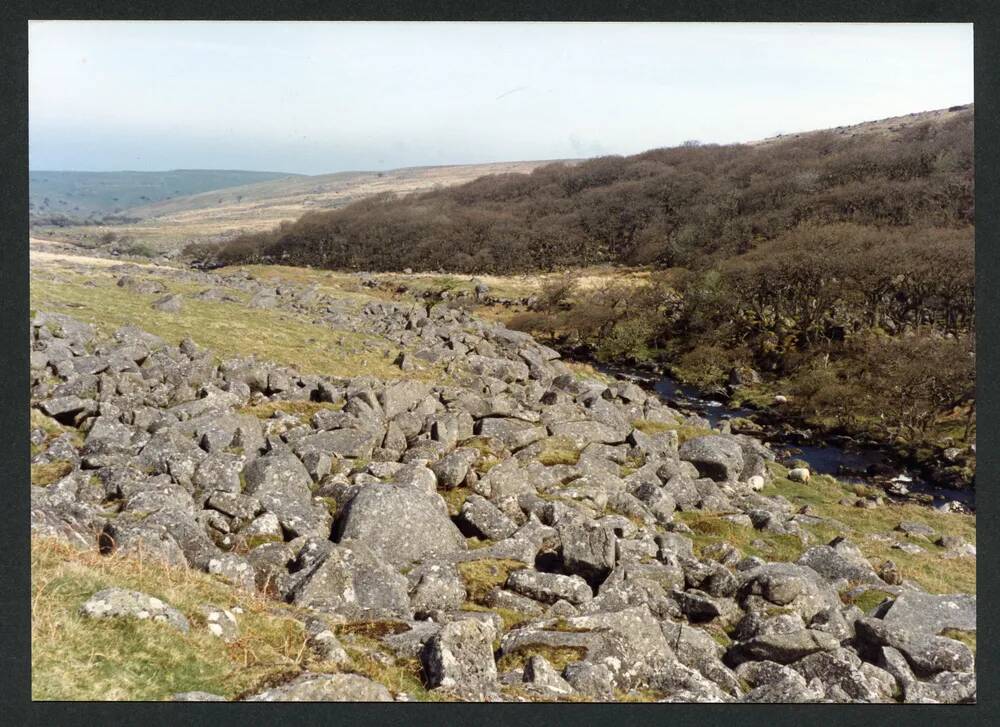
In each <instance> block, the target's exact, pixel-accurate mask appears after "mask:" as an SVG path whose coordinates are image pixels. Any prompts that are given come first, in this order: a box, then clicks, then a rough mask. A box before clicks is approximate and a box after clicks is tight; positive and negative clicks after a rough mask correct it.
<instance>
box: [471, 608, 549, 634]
mask: <svg viewBox="0 0 1000 727" xmlns="http://www.w3.org/2000/svg"><path fill="white" fill-rule="evenodd" d="M461 610H462V611H473V612H476V613H495V614H496V615H497V616H499V617H500V620H501V621H502V622H503V630H504V631H510V630H511V629H516V628H517V627H518V626H521V625H522V624H525V623H527V622H528V621H530V620H531V619H532V616H529V615H528V614H525V613H521V612H520V611H513V610H511V609H509V608H495V607H493V606H483V605H482V604H479V603H470V602H468V601H466V602H465V603H463V604H462V607H461Z"/></svg>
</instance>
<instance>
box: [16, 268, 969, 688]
mask: <svg viewBox="0 0 1000 727" xmlns="http://www.w3.org/2000/svg"><path fill="white" fill-rule="evenodd" d="M31 264H32V290H31V307H32V311H33V312H32V318H31V328H30V330H31V383H32V386H31V419H30V420H31V454H32V459H31V530H32V549H31V557H32V562H31V576H32V595H31V635H32V650H31V658H32V696H33V698H35V699H37V700H108V699H115V700H144V701H152V700H163V699H175V700H196V701H204V700H233V701H242V700H254V701H256V700H265V701H284V700H292V701H309V700H321V701H326V700H329V701H374V700H378V701H389V700H395V701H413V700H421V701H424V700H426V701H437V700H474V701H482V700H484V699H489V700H490V701H492V702H497V701H506V702H524V701H572V702H579V701H587V702H594V701H609V702H610V701H629V702H635V701H645V702H651V701H674V702H683V701H715V702H743V703H759V702H770V703H773V702H779V701H800V702H803V701H826V702H840V703H846V702H871V703H886V704H888V703H894V702H906V703H917V702H919V703H927V702H937V703H968V702H974V701H975V700H976V674H975V667H976V658H975V651H976V644H977V636H976V627H977V623H976V596H975V592H976V585H977V580H976V578H977V577H976V516H975V515H974V514H972V513H966V512H961V511H960V510H956V508H954V506H953V505H952V504H950V503H947V502H945V503H942V504H941V505H940V506H939V507H936V508H930V507H926V506H924V505H920V504H917V503H916V502H909V501H905V500H901V499H899V498H896V497H888V496H886V495H884V494H882V493H881V491H880V490H878V489H876V488H875V487H873V486H867V485H860V484H849V483H845V482H842V481H838V480H837V479H835V478H833V477H830V476H827V475H820V474H816V473H814V474H812V475H811V476H810V474H809V472H808V471H806V470H803V469H802V468H801V467H798V466H793V467H792V468H791V469H789V468H788V467H786V466H785V464H788V465H790V466H791V465H794V463H792V462H786V460H785V459H784V458H783V457H781V456H780V455H779V454H778V453H777V452H775V451H774V450H772V449H771V448H770V446H768V445H766V444H764V443H763V442H761V441H759V440H758V439H756V438H752V437H747V436H734V435H733V433H732V432H730V431H729V430H728V427H722V428H719V429H711V428H709V425H710V422H708V421H706V420H705V419H702V418H701V417H699V416H695V415H691V414H687V413H685V412H683V411H681V410H680V409H677V408H675V407H673V406H672V405H670V404H668V403H665V402H664V401H663V400H661V398H660V397H659V396H657V395H656V393H654V392H652V391H648V390H645V389H643V388H640V387H639V386H637V385H636V384H635V383H634V382H631V381H628V380H624V379H620V378H612V377H609V376H604V375H600V374H597V373H596V372H594V371H593V370H592V369H589V368H588V367H585V366H579V365H575V364H572V363H569V362H566V361H564V360H562V358H561V357H560V356H559V354H558V353H557V352H555V351H553V350H552V349H550V348H548V347H547V346H545V345H541V344H540V343H539V342H537V341H536V340H534V339H533V338H532V337H531V336H526V335H524V334H518V333H516V332H515V331H511V330H509V329H508V328H506V327H505V326H503V325H502V324H497V323H495V322H491V321H488V320H484V319H483V318H480V317H479V316H478V315H476V314H473V313H471V312H470V311H469V310H466V309H463V308H462V307H451V306H450V305H449V304H448V303H445V304H437V305H428V301H427V300H425V299H424V297H423V296H422V295H418V294H416V293H417V291H414V292H413V294H411V293H408V292H406V291H403V292H402V293H400V292H398V290H395V289H394V290H392V291H389V290H385V289H382V288H374V287H371V286H369V285H367V284H366V281H365V279H364V278H361V277H359V276H352V275H338V274H331V273H327V272H325V271H317V270H304V269H295V268H287V267H277V266H271V267H254V268H242V269H228V270H217V271H212V272H203V271H193V270H185V269H181V268H178V267H171V266H153V265H146V266H142V267H140V266H137V265H120V264H119V265H115V264H109V263H108V262H107V261H104V260H98V259H96V258H87V257H77V258H72V259H69V256H56V255H54V254H49V255H40V254H38V253H35V252H33V253H32V256H31ZM449 302H453V301H449ZM939 634H940V635H939ZM883 647H888V648H883ZM886 654H888V656H889V657H890V661H888V663H887V662H886V659H885V658H884V657H885V655H886ZM776 661H777V662H779V663H775V662H776ZM911 663H912V664H913V665H914V666H913V667H911V666H909V665H910V664H911ZM880 665H881V666H880ZM883 667H888V669H887V668H883ZM890 670H891V671H890ZM552 685H555V686H554V687H553V686H552Z"/></svg>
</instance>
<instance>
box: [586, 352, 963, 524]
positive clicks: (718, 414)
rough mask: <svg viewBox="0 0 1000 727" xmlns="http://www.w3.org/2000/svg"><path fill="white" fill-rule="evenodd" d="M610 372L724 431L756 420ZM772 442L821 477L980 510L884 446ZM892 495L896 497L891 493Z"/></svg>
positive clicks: (673, 387) (671, 383) (681, 389)
mask: <svg viewBox="0 0 1000 727" xmlns="http://www.w3.org/2000/svg"><path fill="white" fill-rule="evenodd" d="M604 370H605V371H606V373H609V374H613V375H615V376H619V377H622V378H628V379H632V380H634V381H636V382H637V383H640V384H643V385H645V386H646V387H650V386H651V387H652V388H653V389H654V390H655V391H656V393H657V394H659V395H660V398H661V399H662V400H663V401H665V402H667V403H669V404H670V405H671V406H673V407H675V408H677V409H679V410H680V411H682V412H684V413H687V414H696V415H698V416H700V417H703V418H704V419H707V420H708V422H709V423H710V424H711V425H712V427H713V428H717V427H719V426H720V425H721V424H722V423H723V422H724V421H725V420H727V419H735V418H743V419H753V418H754V414H755V412H754V410H753V409H747V408H744V407H731V406H729V405H728V404H725V403H723V402H720V401H715V400H713V399H711V398H706V397H705V396H704V395H702V393H701V392H699V391H698V390H697V389H695V388H693V387H691V386H686V385H684V384H682V383H680V382H678V381H677V380H675V379H673V378H671V377H669V376H666V375H660V376H657V377H650V375H649V374H647V373H644V372H638V371H633V370H629V369H623V368H607V369H604ZM767 441H768V442H769V443H770V445H771V448H772V449H773V450H774V451H775V452H776V453H777V455H778V459H779V460H781V459H788V458H794V459H800V460H802V461H804V462H806V463H808V464H809V469H810V470H811V471H812V472H815V473H818V474H827V475H833V476H835V477H837V478H838V479H840V480H841V481H844V482H855V483H863V484H874V485H878V486H881V487H885V486H888V487H889V488H895V489H896V490H897V492H900V491H902V492H905V491H906V490H908V491H909V492H910V493H920V494H926V495H930V496H932V497H933V498H934V503H933V504H935V505H939V504H942V503H945V502H950V501H952V500H957V501H958V502H960V503H962V504H963V505H964V506H965V507H967V508H970V509H974V508H975V496H976V495H975V490H972V489H968V490H958V489H952V488H946V487H939V486H937V485H934V484H932V483H929V482H926V481H925V480H923V479H922V478H921V477H920V476H919V475H918V474H917V473H915V472H911V471H908V470H907V469H905V468H904V467H903V466H901V465H900V464H899V463H898V462H896V461H894V460H893V458H892V457H891V455H890V454H889V453H888V452H886V451H885V450H884V449H882V448H880V447H876V446H866V445H861V444H855V443H852V444H849V445H846V446H841V445H840V444H837V443H834V442H824V443H822V444H802V443H797V442H792V441H788V440H784V439H782V438H780V437H769V438H767ZM872 466H876V467H878V468H881V469H882V470H883V471H886V470H891V471H892V472H893V474H892V475H890V476H880V477H876V476H873V475H869V474H867V471H868V470H869V468H870V467H872ZM887 494H889V495H893V494H894V493H893V492H892V489H889V490H887Z"/></svg>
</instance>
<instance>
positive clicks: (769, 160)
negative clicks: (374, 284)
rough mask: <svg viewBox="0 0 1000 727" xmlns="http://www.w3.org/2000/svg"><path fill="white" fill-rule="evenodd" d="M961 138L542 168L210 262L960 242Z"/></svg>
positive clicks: (577, 258)
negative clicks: (881, 238) (850, 230)
mask: <svg viewBox="0 0 1000 727" xmlns="http://www.w3.org/2000/svg"><path fill="white" fill-rule="evenodd" d="M972 139H973V109H972V107H971V106H962V107H953V108H950V109H945V110H938V111H929V112H922V113H915V114H910V115H909V116H902V117H897V118H893V119H883V120H880V121H874V122H869V123H865V124H859V125H855V126H850V127H839V128H835V129H826V130H822V131H815V132H806V133H800V134H790V135H786V136H783V137H779V138H774V139H769V140H765V141H762V142H755V143H748V144H730V145H725V146H723V145H716V144H705V145H698V144H687V145H684V146H682V147H675V148H664V149H653V150H650V151H647V152H643V153H641V154H635V155H633V156H628V157H622V156H605V157H598V158H595V159H589V160H586V161H583V162H579V163H576V164H574V165H572V166H570V165H566V164H559V163H554V164H547V165H544V166H538V167H537V168H535V169H534V170H533V171H532V172H531V173H530V174H494V175H491V176H486V177H482V178H480V179H476V180H475V181H472V182H469V183H467V184H461V185H455V186H450V187H446V188H444V189H440V190H434V191H429V192H425V193H422V194H414V195H409V196H406V197H401V198H395V199H390V198H374V197H372V198H369V199H366V200H364V201H361V202H358V203H355V204H352V205H349V206H347V207H345V208H343V209H338V210H332V211H325V212H324V211H319V210H317V211H312V212H310V214H308V215H305V216H303V217H302V218H301V219H300V220H299V221H298V222H297V223H295V224H294V225H286V226H284V227H283V228H282V229H280V230H273V231H271V232H268V233H261V234H258V235H247V236H244V237H243V238H240V239H237V240H233V241H231V242H229V243H227V244H226V245H224V246H223V248H222V249H221V251H220V252H219V254H218V256H217V257H218V260H219V261H220V262H245V261H257V260H282V261H285V262H288V263H289V264H297V265H313V266H317V267H325V268H333V269H343V268H348V269H363V270H389V271H391V270H402V269H404V268H413V269H414V270H436V269H444V270H449V271H454V272H463V273H500V274H503V273H511V272H532V271H538V270H551V269H553V268H558V267H564V266H580V265H593V264H601V263H614V264H625V265H645V264H652V265H655V266H657V267H688V268H690V267H706V266H710V265H711V264H712V263H713V262H718V261H720V260H725V259H729V258H733V257H737V256H742V255H745V254H747V253H749V252H751V251H755V253H756V255H757V256H758V257H767V256H768V255H771V254H775V255H776V254H778V248H780V247H781V246H782V245H783V246H784V248H787V249H783V250H782V254H785V253H787V252H788V251H789V250H794V249H796V247H797V246H798V248H799V249H805V248H806V247H808V245H807V244H806V243H805V241H804V240H805V237H806V235H804V234H799V233H798V232H796V231H797V230H803V229H805V228H807V227H811V228H825V227H828V226H832V225H837V224H851V225H855V226H858V227H860V228H866V229H869V230H870V231H871V232H872V233H873V234H876V235H877V234H878V231H879V230H885V229H887V228H888V229H894V230H897V231H899V230H904V229H905V230H909V233H915V232H919V231H923V230H926V229H930V228H947V229H953V230H955V229H965V230H966V234H967V236H968V237H969V239H971V231H970V230H971V225H972V222H973V211H974V210H973V205H974V199H973V155H972V151H973V144H972ZM789 236H791V237H789ZM887 236H888V235H887ZM907 236H912V234H911V235H903V237H907ZM793 238H794V239H793ZM796 240H799V242H801V245H799V244H798V242H796Z"/></svg>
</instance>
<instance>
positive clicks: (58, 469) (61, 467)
mask: <svg viewBox="0 0 1000 727" xmlns="http://www.w3.org/2000/svg"><path fill="white" fill-rule="evenodd" d="M72 471H73V463H72V462H66V461H65V460H55V461H54V462H48V463H46V464H33V465H31V484H33V485H37V486H38V487H48V486H49V485H51V484H52V483H53V482H58V481H59V480H61V479H62V478H63V477H65V476H66V475H68V474H69V473H70V472H72Z"/></svg>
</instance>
